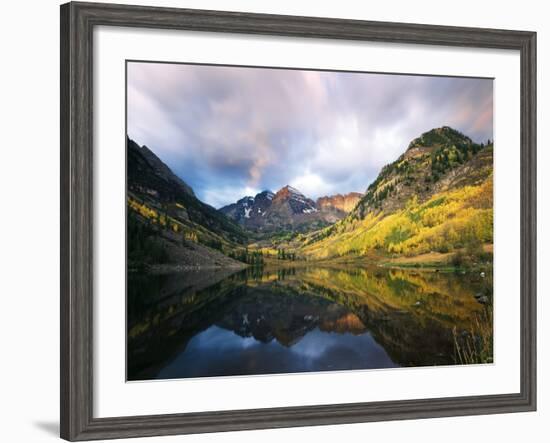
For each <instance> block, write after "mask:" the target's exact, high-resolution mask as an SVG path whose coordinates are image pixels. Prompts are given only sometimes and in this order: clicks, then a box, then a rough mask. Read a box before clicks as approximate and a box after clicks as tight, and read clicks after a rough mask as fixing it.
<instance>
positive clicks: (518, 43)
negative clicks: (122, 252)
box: [60, 3, 536, 441]
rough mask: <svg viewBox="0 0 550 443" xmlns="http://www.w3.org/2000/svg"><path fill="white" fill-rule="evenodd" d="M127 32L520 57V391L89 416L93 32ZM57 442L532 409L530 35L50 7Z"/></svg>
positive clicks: (533, 281)
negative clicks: (57, 153)
mask: <svg viewBox="0 0 550 443" xmlns="http://www.w3.org/2000/svg"><path fill="white" fill-rule="evenodd" d="M98 25H105V26H128V27H142V28H163V29H179V30H193V31H215V32H234V33H246V34H266V35H276V36H277V35H278V36H292V37H315V38H328V39H345V40H366V41H379V42H392V43H413V44H431V45H446V46H462V47H472V48H496V49H511V50H516V51H519V53H520V58H521V146H520V150H521V291H520V294H519V296H520V298H521V312H520V315H521V362H520V365H521V383H520V384H521V391H520V393H515V394H499V395H484V396H475V397H473V396H469V397H456V398H433V399H421V400H404V401H386V402H370V403H351V404H338V405H318V406H303V407H287V408H274V409H254V410H246V411H215V412H200V413H188V414H168V415H150V416H131V417H109V418H94V416H93V369H92V368H93V364H92V361H93V342H92V339H93V334H92V328H93V322H92V312H93V310H92V305H93V287H92V286H93V239H92V234H93V229H92V226H93V198H92V197H93V196H92V190H93V173H92V165H93V161H92V160H93V144H92V129H93V126H92V117H93V101H92V66H93V60H92V55H93V48H92V45H93V38H92V37H93V29H94V27H95V26H98ZM60 130H61V437H62V438H64V439H67V440H71V441H76V440H92V439H106V438H123V437H144V436H153V435H170V434H188V433H199V432H218V431H235V430H245V429H260V428H280V427H290V426H308V425H309V426H311V425H326V424H338V423H357V422H370V421H380V420H401V419H418V418H428V417H445V416H458V415H474V414H493V413H505V412H518V411H533V410H535V409H536V33H534V32H525V31H507V30H495V29H478V28H460V27H447V26H432V25H418V24H403V23H382V22H370V21H358V20H341V19H330V18H313V17H295V16H281V15H266V14H250V13H236V12H220V11H203V10H189V9H173V8H154V7H143V6H122V5H114V4H100V3H67V4H64V5H62V6H61V126H60Z"/></svg>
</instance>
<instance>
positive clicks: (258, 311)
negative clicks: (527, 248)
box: [128, 267, 492, 380]
mask: <svg viewBox="0 0 550 443" xmlns="http://www.w3.org/2000/svg"><path fill="white" fill-rule="evenodd" d="M490 282H491V278H490V276H486V277H485V278H482V277H480V276H479V275H477V274H476V275H473V274H472V275H470V274H468V275H456V274H444V273H433V272H418V271H408V270H387V269H383V268H379V267H373V268H368V267H367V268H355V269H354V268H351V269H350V268H349V267H348V268H345V269H335V268H326V267H308V268H283V269H277V270H273V271H265V270H262V269H247V270H245V271H239V272H232V271H200V272H198V271H195V272H185V273H178V274H172V275H130V276H129V279H128V379H129V380H144V379H157V378H161V379H166V378H182V377H201V376H219V375H244V374H269V373H288V372H305V371H326V370H346V369H371V368H391V367H396V366H423V365H441V364H456V363H468V362H470V361H462V359H461V358H462V356H461V353H460V345H461V344H462V346H464V347H466V346H470V345H472V346H474V347H476V346H478V345H477V344H476V343H478V342H479V343H481V341H480V340H482V339H484V340H487V339H488V340H489V341H490V342H491V343H490V344H491V345H492V322H491V315H490V313H491V312H492V307H491V305H490V303H489V304H480V303H479V302H478V301H477V300H476V296H477V298H478V299H479V294H484V295H489V296H491V294H492V287H491V283H490ZM491 298H492V297H491ZM480 325H481V326H482V328H480ZM472 331H474V332H475V334H474V333H472ZM483 334H485V337H481V336H482V335H483ZM470 337H471V338H472V340H474V342H472V343H469V342H468V339H469V338H470ZM457 345H458V352H457ZM478 347H479V346H478ZM490 353H491V354H492V350H490ZM489 357H492V355H490V356H489ZM471 362H473V361H471Z"/></svg>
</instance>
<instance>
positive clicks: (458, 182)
mask: <svg viewBox="0 0 550 443" xmlns="http://www.w3.org/2000/svg"><path fill="white" fill-rule="evenodd" d="M127 149H128V171H129V172H128V187H127V189H128V192H127V200H128V201H127V205H128V211H127V218H128V259H129V265H130V267H131V268H142V269H143V268H147V269H149V270H154V271H161V270H170V269H179V270H182V269H194V268H196V269H206V268H225V267H228V268H243V267H246V266H271V267H276V266H283V267H284V266H288V264H289V263H292V265H293V266H300V263H301V262H303V263H312V262H316V263H317V262H319V263H321V262H323V263H352V262H353V263H360V262H365V263H370V264H378V265H382V266H394V267H417V268H433V269H440V270H464V269H482V268H486V267H488V266H490V263H492V238H493V210H492V206H493V188H492V171H493V146H492V142H491V141H488V142H487V143H486V144H477V143H474V142H473V141H472V140H471V139H470V138H469V137H467V136H465V135H463V134H461V133H460V132H458V131H456V130H454V129H452V128H449V127H441V128H436V129H433V130H431V131H428V132H426V133H424V134H422V135H421V136H419V137H418V138H416V139H414V140H413V141H411V143H410V144H409V146H408V147H407V148H406V149H405V150H404V152H403V154H402V155H401V156H399V157H398V158H397V159H396V160H395V161H394V162H392V163H390V164H388V165H386V166H384V167H383V168H382V170H381V171H380V173H379V174H378V176H377V178H376V179H375V180H374V181H373V182H372V183H371V184H370V185H369V186H368V187H367V188H366V189H365V191H364V192H363V193H361V192H352V193H348V194H343V195H342V194H338V195H334V196H325V197H320V198H318V199H316V200H313V199H311V198H308V197H307V196H306V195H304V194H303V193H302V192H300V191H299V190H298V189H295V188H293V187H292V186H290V185H285V186H283V187H282V188H280V189H279V190H277V191H276V192H273V191H271V190H264V191H262V192H260V193H258V194H256V195H254V196H243V197H242V198H241V199H239V200H238V201H236V202H235V203H232V204H229V205H226V206H223V207H221V208H220V209H219V210H217V209H215V208H213V207H212V206H209V205H207V204H205V203H203V202H201V201H200V200H199V199H198V198H197V197H196V196H195V194H194V192H193V189H192V188H191V187H190V186H189V185H188V184H187V183H186V182H185V181H184V180H183V179H182V178H180V177H177V176H176V175H175V174H174V173H173V172H172V171H171V170H170V168H169V167H168V166H166V164H165V163H163V162H162V160H160V159H159V158H158V157H157V156H156V155H155V154H154V153H153V152H152V151H151V150H149V149H148V148H147V147H144V146H141V147H140V146H139V145H138V144H137V143H135V142H134V141H132V140H130V139H128V148H127Z"/></svg>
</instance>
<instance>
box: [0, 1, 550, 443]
mask: <svg viewBox="0 0 550 443" xmlns="http://www.w3.org/2000/svg"><path fill="white" fill-rule="evenodd" d="M118 2H119V3H134V4H148V3H149V4H153V3H154V4H156V5H162V6H176V7H191V8H203V9H222V10H235V11H252V12H265V13H276V14H293V15H315V16H326V17H340V18H355V19H366V20H384V21H402V22H416V23H430V24H445V25H458V26H479V27H493V28H508V29H525V30H532V31H537V32H538V81H539V83H538V109H539V111H538V122H539V131H538V145H539V157H538V163H539V179H538V181H539V185H538V186H539V203H538V204H539V243H538V245H539V246H538V248H539V267H538V269H539V289H538V291H539V304H538V306H539V312H538V319H539V321H538V325H539V329H538V336H539V346H538V352H539V410H538V412H536V413H528V414H525V413H524V414H508V415H496V416H482V417H461V418H447V419H430V420H416V421H402V422H386V423H371V424H358V425H347V426H325V427H316V428H295V429H282V430H271V431H248V432H238V433H236V432H233V433H225V434H205V435H197V436H185V437H162V438H152V439H148V440H144V441H148V442H156V441H159V442H167V443H168V442H172V441H174V442H175V441H180V442H188V443H190V442H203V443H206V442H214V441H215V442H239V443H246V442H257V441H262V442H264V441H265V442H279V441H309V440H315V441H320V442H324V441H334V440H339V441H344V440H345V439H350V440H351V439H360V440H367V439H368V440H378V439H381V438H383V439H386V440H387V441H408V442H417V441H418V442H423V443H424V442H440V441H441V440H445V441H446V442H461V443H463V442H464V441H499V442H508V441H510V442H511V441H519V440H523V439H525V437H526V436H527V437H528V438H527V439H528V441H544V440H545V438H547V434H548V431H546V432H545V425H547V422H548V421H549V420H550V405H549V402H550V390H549V387H548V386H549V384H548V379H547V378H546V377H545V375H546V373H548V371H549V369H550V348H549V347H548V346H547V345H546V338H547V336H548V331H549V328H548V325H547V324H545V323H544V321H543V318H545V317H547V318H548V316H550V308H549V306H550V304H549V303H548V301H547V300H546V299H545V295H546V294H545V293H546V292H547V291H548V289H549V287H550V281H549V280H548V278H546V277H545V276H544V274H545V268H547V267H548V266H549V265H550V258H549V254H548V252H547V251H548V250H549V249H550V242H549V240H550V235H549V234H548V230H546V232H545V231H544V230H543V229H542V226H544V225H545V224H548V222H549V220H548V219H549V217H550V200H549V199H547V198H546V199H545V193H546V192H547V190H548V187H549V184H550V183H549V182H550V177H549V175H548V174H545V170H544V169H543V165H547V164H549V162H550V152H549V150H548V146H549V145H550V132H549V131H548V130H547V129H546V124H545V123H546V122H548V121H549V120H550V94H549V87H548V83H546V82H544V80H543V79H545V77H546V78H548V75H550V67H549V64H550V13H548V12H547V10H546V9H547V8H546V4H545V2H541V1H536V0H523V1H521V2H513V3H512V2H510V3H509V4H508V3H505V2H498V1H495V0H493V1H486V2H480V1H478V0H462V1H461V2H453V3H449V4H445V5H444V4H443V3H442V2H440V1H428V0H416V1H407V0H394V1H391V0H389V1H386V2H368V3H367V2H358V1H353V0H339V1H337V2H335V1H326V0H322V1H321V0H317V1H315V2H313V1H307V2H306V1H305V0H303V1H301V2H300V1H297V0H294V1H292V0H278V1H274V0H272V1H265V2H257V1H253V0H225V1H224V0H203V1H199V0H188V1H184V0H180V1H178V0H171V1H170V0H163V1H158V2H153V1H151V0H149V1H138V0H135V1H124V0H118ZM58 5H59V3H58V2H57V1H53V0H27V1H25V2H10V3H6V4H4V5H3V8H2V20H1V24H0V33H1V38H0V53H1V57H2V58H1V60H2V65H1V68H0V122H1V126H0V128H1V129H0V158H1V161H0V208H1V212H0V269H1V272H0V300H1V302H0V303H1V304H0V350H1V363H0V408H1V409H0V413H1V414H2V426H0V440H1V441H6V442H43V441H55V440H56V439H57V435H58V428H59V425H58V423H59V418H58V415H59V414H58V411H59V393H58V392H59V382H58V378H59V376H58V374H59V364H58V362H59V339H58V335H59V334H58V332H59V326H58V324H59V313H58V311H59V309H58V306H59V259H58V256H59V215H58V214H59V202H58V200H59V198H58V195H59V178H58V177H59V117H58V116H59V86H58V85H59V9H58ZM545 247H546V248H545ZM545 249H546V251H545ZM449 383H452V380H449ZM545 434H546V435H545ZM134 441H137V440H134Z"/></svg>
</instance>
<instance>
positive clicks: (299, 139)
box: [61, 3, 536, 441]
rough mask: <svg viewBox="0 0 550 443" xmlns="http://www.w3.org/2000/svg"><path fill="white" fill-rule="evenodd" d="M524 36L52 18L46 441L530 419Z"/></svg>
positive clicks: (279, 22) (130, 12)
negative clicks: (50, 417) (49, 423)
mask: <svg viewBox="0 0 550 443" xmlns="http://www.w3.org/2000/svg"><path fill="white" fill-rule="evenodd" d="M535 45H536V34H535V33H532V32H524V31H521V32H520V31H509V30H495V29H476V28H456V27H446V26H428V25H420V24H403V23H380V22H367V21H356V20H341V19H329V18H313V17H291V16H277V15H263V14H248V13H235V12H219V11H202V10H188V9H169V8H155V7H142V6H121V5H113V4H98V3H93V4H90V3H68V4H65V5H63V6H61V437H62V438H64V439H67V440H71V441H74V440H91V439H105V438H122V437H142V436H153V435H169V434H185V433H200V432H216V431H228V430H245V429H259V428H276V427H289V426H307V425H323V424H338V423H355V422H368V421H379V420H396V419H413V418H427V417H442V416H454V415H469V414H490V413H504V412H516V411H533V410H535V408H536V353H535V350H536V311H535V305H536V293H535V280H536V238H535V235H536V203H535V202H536V189H535V183H536V177H535V171H536V140H535V134H536V103H535V102H536V85H535V78H536V46H535Z"/></svg>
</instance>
